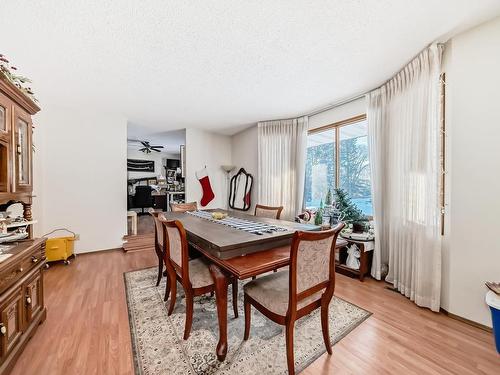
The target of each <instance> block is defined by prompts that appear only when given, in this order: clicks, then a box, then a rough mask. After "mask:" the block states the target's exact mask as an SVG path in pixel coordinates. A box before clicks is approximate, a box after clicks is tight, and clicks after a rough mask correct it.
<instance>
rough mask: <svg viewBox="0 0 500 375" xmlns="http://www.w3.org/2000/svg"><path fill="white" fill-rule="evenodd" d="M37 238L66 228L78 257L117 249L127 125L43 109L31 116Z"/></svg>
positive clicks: (122, 221) (123, 219) (123, 221)
mask: <svg viewBox="0 0 500 375" xmlns="http://www.w3.org/2000/svg"><path fill="white" fill-rule="evenodd" d="M34 123H35V125H36V129H35V135H34V137H35V138H34V142H35V144H36V148H37V151H36V153H35V156H34V163H35V176H34V178H35V180H34V183H35V186H34V193H35V194H36V195H37V197H36V198H35V202H34V207H33V214H34V217H35V218H37V219H38V220H39V224H38V225H37V226H36V227H35V235H37V236H40V235H43V234H44V233H47V232H49V231H51V230H53V229H56V228H61V227H66V228H69V229H71V230H72V231H74V232H77V233H79V234H80V241H76V252H88V251H96V250H102V249H110V248H117V247H121V245H122V237H123V235H124V234H126V233H127V216H126V212H127V182H126V181H127V180H126V178H127V173H126V168H127V166H126V159H127V122H126V119H125V118H122V117H121V116H114V115H109V114H104V113H96V112H85V113H83V112H79V111H77V110H66V109H62V108H56V107H51V106H49V105H45V106H42V111H41V112H40V113H39V114H38V115H36V116H35V118H34Z"/></svg>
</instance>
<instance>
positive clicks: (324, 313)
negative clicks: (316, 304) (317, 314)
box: [321, 301, 332, 355]
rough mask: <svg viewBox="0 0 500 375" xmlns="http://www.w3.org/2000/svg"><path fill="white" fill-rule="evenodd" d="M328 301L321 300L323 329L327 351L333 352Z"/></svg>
mask: <svg viewBox="0 0 500 375" xmlns="http://www.w3.org/2000/svg"><path fill="white" fill-rule="evenodd" d="M329 304H330V303H329V302H328V303H324V302H323V301H321V330H322V331H323V341H324V342H325V347H326V351H327V352H328V354H330V355H331V354H332V344H331V342H330V329H329V320H328V306H329Z"/></svg>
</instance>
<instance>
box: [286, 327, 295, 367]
mask: <svg viewBox="0 0 500 375" xmlns="http://www.w3.org/2000/svg"><path fill="white" fill-rule="evenodd" d="M294 324H295V321H293V320H290V321H289V322H287V323H286V325H285V327H286V328H285V331H286V362H287V366H288V373H289V374H295V359H294V355H293V330H294Z"/></svg>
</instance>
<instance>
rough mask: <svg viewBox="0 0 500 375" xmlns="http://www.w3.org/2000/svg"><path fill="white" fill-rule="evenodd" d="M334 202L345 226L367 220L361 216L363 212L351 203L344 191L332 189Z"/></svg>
mask: <svg viewBox="0 0 500 375" xmlns="http://www.w3.org/2000/svg"><path fill="white" fill-rule="evenodd" d="M334 193H335V202H336V204H337V208H338V209H339V210H340V212H341V213H342V216H343V219H342V221H344V222H345V223H347V224H352V223H357V222H360V221H368V218H367V217H366V216H365V215H363V212H361V210H360V209H359V208H358V207H357V206H356V205H355V204H354V203H352V201H351V198H350V197H349V194H347V192H346V191H345V190H344V189H334Z"/></svg>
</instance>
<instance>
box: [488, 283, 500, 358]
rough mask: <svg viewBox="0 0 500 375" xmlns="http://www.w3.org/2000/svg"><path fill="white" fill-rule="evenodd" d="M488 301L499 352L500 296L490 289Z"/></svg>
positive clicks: (499, 351)
mask: <svg viewBox="0 0 500 375" xmlns="http://www.w3.org/2000/svg"><path fill="white" fill-rule="evenodd" d="M486 303H487V304H488V306H489V307H490V310H491V320H492V321H493V335H494V336H495V344H496V346H497V352H498V353H500V296H498V295H497V294H495V293H494V292H492V291H491V290H490V291H489V292H488V293H486Z"/></svg>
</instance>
